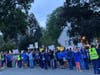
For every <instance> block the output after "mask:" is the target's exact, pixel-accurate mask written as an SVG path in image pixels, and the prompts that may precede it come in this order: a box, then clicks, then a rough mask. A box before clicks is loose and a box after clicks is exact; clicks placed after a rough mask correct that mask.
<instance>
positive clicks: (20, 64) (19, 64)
mask: <svg viewBox="0 0 100 75" xmlns="http://www.w3.org/2000/svg"><path fill="white" fill-rule="evenodd" d="M18 67H19V68H21V67H22V61H21V60H19V61H18Z"/></svg>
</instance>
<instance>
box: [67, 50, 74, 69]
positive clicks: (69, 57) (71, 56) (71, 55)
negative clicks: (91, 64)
mask: <svg viewBox="0 0 100 75" xmlns="http://www.w3.org/2000/svg"><path fill="white" fill-rule="evenodd" d="M67 60H68V64H69V69H70V70H73V67H74V65H73V61H74V52H73V51H72V49H71V48H70V49H68V51H67Z"/></svg>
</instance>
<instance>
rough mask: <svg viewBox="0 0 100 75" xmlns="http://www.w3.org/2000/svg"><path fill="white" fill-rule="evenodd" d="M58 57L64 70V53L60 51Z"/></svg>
mask: <svg viewBox="0 0 100 75" xmlns="http://www.w3.org/2000/svg"><path fill="white" fill-rule="evenodd" d="M57 57H58V61H59V63H60V68H63V65H64V61H63V53H62V51H59V52H58V53H57Z"/></svg>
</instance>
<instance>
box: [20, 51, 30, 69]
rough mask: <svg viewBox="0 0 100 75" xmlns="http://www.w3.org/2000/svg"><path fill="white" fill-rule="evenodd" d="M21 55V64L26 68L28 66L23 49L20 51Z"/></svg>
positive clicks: (26, 56)
mask: <svg viewBox="0 0 100 75" xmlns="http://www.w3.org/2000/svg"><path fill="white" fill-rule="evenodd" d="M21 57H22V61H23V66H24V67H25V68H27V67H28V55H27V54H26V52H25V51H24V52H23V53H22V55H21Z"/></svg>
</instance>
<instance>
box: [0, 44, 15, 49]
mask: <svg viewBox="0 0 100 75" xmlns="http://www.w3.org/2000/svg"><path fill="white" fill-rule="evenodd" d="M15 48H16V46H15V45H14V44H10V43H5V44H4V45H3V46H2V47H1V50H3V51H8V50H12V49H15Z"/></svg>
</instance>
